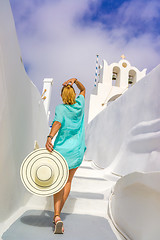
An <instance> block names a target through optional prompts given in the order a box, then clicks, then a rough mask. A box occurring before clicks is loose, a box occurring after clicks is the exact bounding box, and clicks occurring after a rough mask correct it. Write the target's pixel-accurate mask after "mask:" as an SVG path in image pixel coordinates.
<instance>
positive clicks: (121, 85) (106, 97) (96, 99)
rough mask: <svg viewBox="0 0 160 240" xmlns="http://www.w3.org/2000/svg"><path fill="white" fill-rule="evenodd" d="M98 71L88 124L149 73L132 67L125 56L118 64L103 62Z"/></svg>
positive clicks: (91, 97) (91, 98)
mask: <svg viewBox="0 0 160 240" xmlns="http://www.w3.org/2000/svg"><path fill="white" fill-rule="evenodd" d="M96 62H97V61H96ZM96 69H97V67H96ZM98 69H99V74H97V76H98V79H97V83H96V85H95V86H94V89H93V91H92V93H91V95H90V101H89V112H88V123H89V122H90V121H91V120H93V118H94V117H96V115H97V114H98V113H100V112H101V111H102V110H103V109H104V108H106V107H107V106H108V105H109V104H111V103H112V102H113V101H115V100H116V99H117V98H118V97H120V96H121V95H122V94H123V93H124V92H125V91H127V90H128V88H130V87H132V86H133V85H134V84H135V83H136V82H138V81H139V80H140V79H142V78H143V77H144V76H145V75H146V71H147V69H143V71H139V70H138V69H137V68H136V67H134V66H131V64H130V62H129V61H127V60H126V59H125V56H124V54H123V55H122V56H121V60H120V61H119V62H118V63H112V64H110V65H109V64H108V63H107V62H106V61H105V60H103V61H102V65H99V66H98Z"/></svg>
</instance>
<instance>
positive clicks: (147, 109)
mask: <svg viewBox="0 0 160 240" xmlns="http://www.w3.org/2000/svg"><path fill="white" fill-rule="evenodd" d="M159 79H160V66H157V67H156V68H155V69H154V70H153V71H152V72H150V73H149V74H148V75H147V76H146V77H144V78H143V79H142V80H141V81H139V82H138V83H136V84H135V85H134V86H133V87H132V88H130V89H129V90H128V91H127V92H125V93H124V94H123V95H122V96H121V97H120V98H118V99H117V100H115V102H113V103H112V104H110V105H109V106H108V107H107V108H106V109H104V111H102V112H101V113H100V114H99V115H98V116H97V117H96V118H95V119H93V120H92V121H91V122H90V124H89V125H88V127H87V131H86V145H87V151H86V154H85V158H86V159H87V160H93V162H94V163H95V164H96V165H98V166H99V167H101V168H107V167H108V166H109V165H110V164H111V163H112V162H113V160H115V159H118V161H117V162H116V164H118V162H119V166H121V169H122V168H125V166H124V164H123V163H124V161H126V162H127V158H128V159H130V151H128V150H127V151H128V153H127V154H126V155H125V159H124V156H122V153H124V149H122V148H123V146H125V147H127V144H126V143H127V139H128V136H129V134H130V133H131V132H132V130H133V129H134V127H136V125H137V127H138V124H140V125H141V126H143V123H144V125H147V124H148V125H150V124H151V125H152V124H153V125H154V121H159V118H160V107H159V104H160V100H159V93H160V84H159ZM147 122H148V123H147ZM138 129H139V132H138V133H137V134H139V135H140V134H141V131H142V129H143V128H138ZM153 129H154V127H153ZM157 131H158V130H157ZM153 134H156V132H155V131H153ZM146 137H147V138H148V136H146ZM157 137H158V136H157ZM149 141H151V142H152V138H151V139H150V140H149ZM156 141H157V140H156ZM141 144H142V145H143V141H142V142H141ZM143 148H144V150H143V151H144V154H143V164H142V166H141V153H140V152H137V153H136V152H135V154H134V157H133V158H132V161H130V165H131V166H132V167H131V169H125V171H123V174H127V173H129V172H132V171H134V170H136V169H137V167H138V170H139V171H150V170H155V171H156V170H160V164H159V161H158V159H159V158H160V152H159V150H158V149H157V143H155V148H154V147H153V148H152V149H149V151H148V147H147V145H146V147H145V146H144V147H143ZM153 150H154V151H156V153H157V157H156V158H154V164H153V165H152V169H150V167H147V164H148V162H147V161H148V158H149V156H150V154H151V153H152V151H153ZM125 151H126V149H125ZM136 151H137V150H136ZM117 154H121V156H122V157H120V155H117ZM132 156H133V154H132ZM122 159H123V162H120V161H122ZM135 159H139V162H137V161H138V160H137V161H135ZM151 159H152V158H151Z"/></svg>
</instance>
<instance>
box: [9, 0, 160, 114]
mask: <svg viewBox="0 0 160 240" xmlns="http://www.w3.org/2000/svg"><path fill="white" fill-rule="evenodd" d="M10 3H11V7H12V12H13V16H14V20H15V24H16V30H17V35H18V39H19V44H20V48H21V52H22V58H23V62H24V64H25V68H26V70H27V72H28V75H29V77H30V78H31V80H32V81H33V82H34V83H35V85H36V86H37V87H38V89H39V91H40V92H41V91H42V86H43V78H44V77H53V78H54V86H53V94H52V103H51V112H54V109H55V105H57V104H59V103H61V98H60V88H61V84H62V83H63V81H65V80H66V79H68V78H70V77H74V76H75V77H77V78H79V80H80V81H82V82H83V83H84V85H85V86H86V89H87V93H88V96H89V94H90V92H91V90H92V88H93V85H94V73H95V61H96V54H97V53H98V54H99V55H100V57H99V58H100V62H101V60H102V59H105V60H107V62H108V63H112V62H118V61H119V60H120V56H121V55H122V54H123V53H124V54H125V56H126V59H127V60H129V61H130V63H131V65H134V66H136V67H137V68H138V69H139V70H143V69H144V68H147V69H148V72H149V71H151V70H152V69H153V68H154V67H156V66H157V65H158V64H159V62H160V26H159V22H160V3H159V1H158V0H152V1H148V0H126V1H124V0H108V1H103V0H81V1H79V0H23V1H22V0H10ZM52 116H53V115H52Z"/></svg>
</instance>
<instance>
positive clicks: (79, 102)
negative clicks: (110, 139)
mask: <svg viewBox="0 0 160 240" xmlns="http://www.w3.org/2000/svg"><path fill="white" fill-rule="evenodd" d="M73 84H75V85H76V86H77V87H78V88H79V90H80V94H79V96H78V97H77V98H76V94H75V90H74V88H73V86H72V85H73ZM61 97H62V101H63V104H60V105H58V106H57V107H56V110H55V118H54V121H53V125H52V128H51V131H50V134H49V136H48V138H47V142H46V148H47V150H48V151H50V152H51V151H53V148H54V149H55V150H56V151H58V152H59V153H61V154H62V156H63V157H64V158H65V159H66V161H67V163H68V167H69V178H68V181H67V183H66V185H65V187H64V188H63V189H62V190H61V191H60V192H58V193H56V194H55V195H54V223H55V232H54V233H63V232H64V227H63V222H62V221H61V218H60V214H61V211H62V208H63V206H64V203H65V201H66V200H67V197H68V195H69V193H70V189H71V183H72V179H73V176H74V174H75V172H76V170H77V168H78V167H79V166H80V164H81V162H82V160H83V156H84V152H85V149H86V147H85V130H84V107H85V100H84V98H85V87H84V86H83V84H82V83H81V82H79V81H78V80H77V79H76V78H71V79H69V80H68V81H66V82H64V83H63V87H62V90H61ZM57 132H58V135H57V137H56V139H55V142H54V147H53V144H52V139H53V137H54V136H55V134H56V133H57Z"/></svg>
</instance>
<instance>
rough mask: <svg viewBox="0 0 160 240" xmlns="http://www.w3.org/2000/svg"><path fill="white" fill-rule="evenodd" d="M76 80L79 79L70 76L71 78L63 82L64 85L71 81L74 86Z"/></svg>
mask: <svg viewBox="0 0 160 240" xmlns="http://www.w3.org/2000/svg"><path fill="white" fill-rule="evenodd" d="M76 80H77V79H76V78H70V79H69V80H67V81H66V82H64V83H63V86H67V85H68V84H69V83H71V86H72V85H73V83H74V82H75V81H76Z"/></svg>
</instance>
